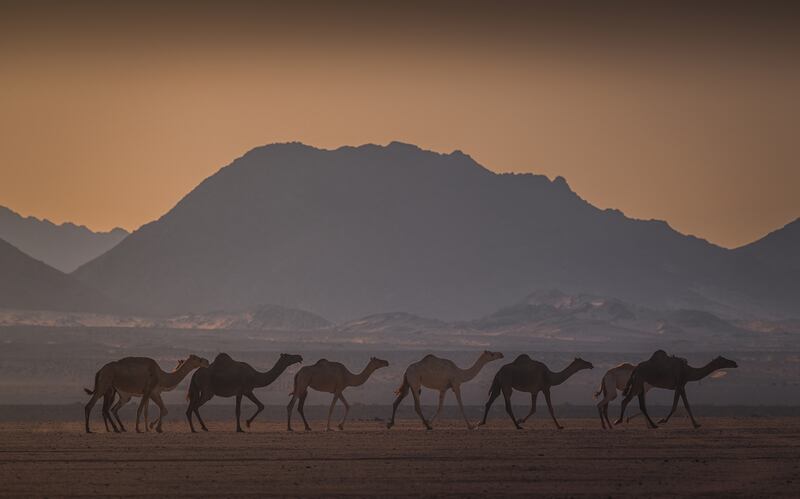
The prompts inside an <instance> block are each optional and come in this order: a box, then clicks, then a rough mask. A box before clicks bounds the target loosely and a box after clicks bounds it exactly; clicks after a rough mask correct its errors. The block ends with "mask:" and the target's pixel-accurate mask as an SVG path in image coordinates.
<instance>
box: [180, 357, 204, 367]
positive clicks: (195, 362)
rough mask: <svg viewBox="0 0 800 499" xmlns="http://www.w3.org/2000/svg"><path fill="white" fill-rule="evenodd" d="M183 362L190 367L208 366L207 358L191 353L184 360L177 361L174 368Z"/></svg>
mask: <svg viewBox="0 0 800 499" xmlns="http://www.w3.org/2000/svg"><path fill="white" fill-rule="evenodd" d="M183 364H186V365H188V366H190V367H191V368H192V369H197V368H198V367H208V359H204V358H203V357H198V356H197V355H195V354H191V355H189V356H188V357H187V358H186V360H182V361H180V362H178V367H177V368H176V369H178V368H180V367H181V366H182V365H183Z"/></svg>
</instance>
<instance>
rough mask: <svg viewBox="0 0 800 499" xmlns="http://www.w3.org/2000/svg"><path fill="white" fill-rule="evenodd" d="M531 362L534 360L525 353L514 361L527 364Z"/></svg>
mask: <svg viewBox="0 0 800 499" xmlns="http://www.w3.org/2000/svg"><path fill="white" fill-rule="evenodd" d="M529 360H533V359H531V356H530V355H528V354H527V353H523V354H522V355H518V356H517V358H516V359H514V362H527V361H529Z"/></svg>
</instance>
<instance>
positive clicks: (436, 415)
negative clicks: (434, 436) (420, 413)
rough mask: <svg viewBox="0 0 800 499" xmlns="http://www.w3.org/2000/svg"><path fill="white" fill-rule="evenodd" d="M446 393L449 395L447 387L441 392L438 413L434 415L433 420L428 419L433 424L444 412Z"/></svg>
mask: <svg viewBox="0 0 800 499" xmlns="http://www.w3.org/2000/svg"><path fill="white" fill-rule="evenodd" d="M446 395H447V390H446V389H445V390H442V391H440V392H439V407H437V408H436V413H435V414H434V415H433V417H432V418H431V420H430V421H428V422H429V423H430V424H433V422H434V421H435V420H436V418H437V417H438V416H439V413H440V412H442V406H443V405H444V397H445V396H446Z"/></svg>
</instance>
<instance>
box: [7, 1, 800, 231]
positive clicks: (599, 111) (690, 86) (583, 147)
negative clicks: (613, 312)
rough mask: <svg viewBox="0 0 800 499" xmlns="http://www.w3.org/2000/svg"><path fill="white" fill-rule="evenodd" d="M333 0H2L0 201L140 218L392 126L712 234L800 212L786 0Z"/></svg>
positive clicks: (24, 207) (85, 215) (395, 131)
mask: <svg viewBox="0 0 800 499" xmlns="http://www.w3.org/2000/svg"><path fill="white" fill-rule="evenodd" d="M31 5H32V6H33V7H31ZM332 5H334V4H332V3H324V2H322V3H314V2H307V3H302V4H300V5H299V6H294V5H293V6H292V7H287V6H277V5H268V4H264V3H261V2H239V3H235V4H234V3H229V2H228V3H220V4H219V5H216V6H215V5H212V4H207V3H204V2H200V3H196V2H192V3H188V2H187V3H172V4H170V6H169V7H163V6H162V7H158V6H151V7H149V8H144V7H137V6H136V4H133V3H132V4H130V5H122V6H107V5H105V3H93V2H84V3H75V4H70V5H62V4H59V3H52V4H51V3H49V2H33V3H30V2H20V3H19V4H15V3H14V2H6V3H4V4H3V7H2V8H1V9H2V11H0V86H1V87H0V88H1V89H2V91H0V205H4V206H8V207H10V208H12V209H14V210H16V211H18V212H20V213H22V214H25V215H35V216H38V217H46V218H49V219H51V220H53V221H55V222H62V221H66V220H69V221H74V222H77V223H83V224H86V225H88V226H89V227H91V228H93V229H98V230H99V229H102V230H107V229H110V228H112V227H114V226H122V227H125V228H127V229H135V228H137V227H138V226H139V225H141V224H143V223H146V222H148V221H150V220H152V219H154V218H157V217H158V216H160V215H161V214H163V213H164V212H165V211H167V210H168V209H170V208H171V207H172V206H173V205H174V204H175V203H176V202H177V201H178V200H179V199H180V197H181V196H183V195H184V194H186V193H187V192H188V191H189V190H191V189H192V188H193V187H194V186H195V185H196V184H198V183H199V182H200V181H201V180H202V179H203V178H205V177H207V176H208V175H210V174H212V173H213V172H215V171H216V170H217V169H219V168H220V167H221V166H223V165H225V164H227V163H229V162H230V161H231V160H233V159H234V158H236V157H238V156H240V155H241V154H243V153H244V152H246V151H247V150H248V149H250V148H252V147H255V146H258V145H262V144H266V143H270V142H281V141H292V140H299V141H302V142H305V143H308V144H311V145H315V146H320V147H326V148H335V147H338V146H339V145H344V144H349V145H358V144H363V143H367V142H374V143H379V144H385V143H387V142H390V141H392V140H400V141H404V142H410V143H414V144H417V145H419V146H421V147H423V148H429V149H434V150H437V151H443V152H449V151H452V150H453V149H461V150H463V151H464V152H466V153H468V154H470V155H472V156H473V157H474V158H475V159H476V160H478V161H479V162H480V163H482V164H484V165H485V166H487V167H488V168H490V169H492V170H495V171H527V172H536V173H542V174H546V175H548V176H551V177H553V176H556V175H562V176H564V177H565V178H566V179H567V180H568V181H569V183H570V185H571V186H572V188H573V189H574V190H575V191H576V192H578V194H580V195H581V196H582V197H584V198H585V199H587V200H588V201H590V202H591V203H593V204H595V205H597V206H599V207H603V208H606V207H613V208H619V209H621V210H623V211H624V212H625V213H626V214H628V215H629V216H633V217H637V218H658V219H665V220H667V221H668V222H669V223H670V224H671V225H672V226H673V227H675V228H676V229H677V230H680V231H682V232H685V233H690V234H695V235H698V236H700V237H704V238H706V239H709V240H710V241H712V242H715V243H717V244H721V245H723V246H736V245H740V244H743V243H746V242H749V241H751V240H753V239H755V238H758V237H760V236H762V235H763V234H765V233H766V232H769V231H770V230H773V229H775V228H777V227H780V226H782V225H783V224H785V223H787V222H789V221H791V220H793V219H794V218H796V217H797V216H800V196H799V195H798V192H800V167H799V166H798V163H797V157H798V155H797V153H798V148H799V147H800V146H798V144H800V141H798V132H797V130H798V129H800V127H798V125H799V124H798V116H800V99H798V98H797V89H798V88H800V66H799V65H798V64H797V63H796V61H797V60H800V57H799V56H800V49H798V46H800V44H798V43H794V42H796V39H795V38H796V34H795V33H794V32H793V31H792V30H791V29H790V27H791V26H794V25H796V22H795V21H797V18H794V17H792V15H793V14H794V13H793V12H773V10H774V9H772V10H769V9H766V10H765V11H764V12H762V11H755V12H754V11H751V10H747V9H755V8H756V7H747V8H743V9H745V10H741V11H728V10H724V11H723V12H722V14H724V15H719V14H720V12H718V11H713V10H710V11H700V12H698V11H687V10H686V9H685V8H684V11H680V12H677V13H676V12H673V11H672V10H670V11H666V10H664V9H662V11H661V12H653V11H647V12H639V11H630V10H626V11H624V14H625V15H620V13H621V12H622V11H614V10H613V9H612V10H610V11H606V10H602V11H597V10H596V8H595V10H589V11H583V12H580V13H575V12H567V11H559V10H557V9H556V8H552V7H550V8H543V7H541V6H539V5H536V4H533V3H530V2H519V3H517V2H508V3H504V4H503V6H504V8H503V9H502V10H497V9H492V8H491V3H488V2H487V3H483V4H481V3H475V4H462V3H442V4H438V5H437V7H435V8H431V7H426V6H424V5H425V4H424V3H420V4H418V5H416V6H414V4H412V5H410V6H406V7H404V8H403V10H401V11H398V10H393V9H392V8H389V7H386V6H374V5H372V4H371V3H367V2H363V3H362V2H353V3H347V4H335V5H336V6H335V7H333V6H332ZM587 5H589V4H587ZM720 5H724V4H720ZM776 5H778V4H776ZM226 6H227V7H226Z"/></svg>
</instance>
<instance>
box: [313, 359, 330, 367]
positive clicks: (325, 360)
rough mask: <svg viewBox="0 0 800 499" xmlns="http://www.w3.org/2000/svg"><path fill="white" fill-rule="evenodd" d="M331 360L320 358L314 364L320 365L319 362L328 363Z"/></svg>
mask: <svg viewBox="0 0 800 499" xmlns="http://www.w3.org/2000/svg"><path fill="white" fill-rule="evenodd" d="M329 362H330V361H329V360H328V359H319V360H318V361H317V362H316V364H314V365H315V366H316V365H318V364H327V363H329Z"/></svg>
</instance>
